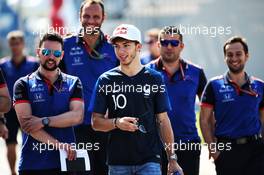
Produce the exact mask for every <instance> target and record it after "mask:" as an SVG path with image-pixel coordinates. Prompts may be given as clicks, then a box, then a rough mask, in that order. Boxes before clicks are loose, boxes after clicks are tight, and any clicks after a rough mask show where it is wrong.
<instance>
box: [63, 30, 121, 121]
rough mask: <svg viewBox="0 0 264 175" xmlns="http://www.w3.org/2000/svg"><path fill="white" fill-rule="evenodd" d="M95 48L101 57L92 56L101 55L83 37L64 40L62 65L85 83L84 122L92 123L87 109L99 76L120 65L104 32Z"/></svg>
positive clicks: (68, 72)
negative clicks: (90, 47) (91, 49)
mask: <svg viewBox="0 0 264 175" xmlns="http://www.w3.org/2000/svg"><path fill="white" fill-rule="evenodd" d="M95 50H96V52H98V53H99V55H100V57H101V58H99V59H96V58H93V57H92V56H91V55H93V56H96V57H99V56H98V54H97V53H94V52H92V51H90V50H89V48H88V47H87V45H86V44H85V42H84V41H83V38H82V37H79V36H71V37H69V38H66V39H65V40H64V57H63V59H62V62H61V65H62V67H63V69H64V71H65V72H66V73H67V74H70V75H74V76H77V77H79V78H80V80H81V82H82V83H83V93H84V102H85V105H86V107H85V114H84V124H91V112H89V111H88V110H87V109H88V106H89V103H90V99H91V95H92V92H93V88H94V85H95V83H96V81H97V79H98V77H99V76H100V75H101V74H102V73H104V72H106V71H108V70H110V69H112V68H114V67H116V66H117V65H118V60H117V58H116V56H115V52H114V49H113V47H112V45H111V44H109V43H108V41H107V38H106V37H105V36H104V35H103V33H101V35H100V37H99V41H97V45H96V47H95ZM91 52H92V53H91ZM89 53H91V54H89Z"/></svg>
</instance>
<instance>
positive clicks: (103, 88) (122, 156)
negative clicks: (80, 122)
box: [90, 24, 182, 175]
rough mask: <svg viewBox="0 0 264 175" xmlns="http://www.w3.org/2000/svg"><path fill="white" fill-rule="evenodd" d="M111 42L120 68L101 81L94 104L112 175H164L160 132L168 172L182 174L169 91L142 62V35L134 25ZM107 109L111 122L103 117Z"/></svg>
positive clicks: (118, 30) (95, 122) (117, 31)
mask: <svg viewBox="0 0 264 175" xmlns="http://www.w3.org/2000/svg"><path fill="white" fill-rule="evenodd" d="M111 43H112V44H113V45H114V48H115V53H116V55H117V58H118V59H119V61H120V66H119V67H116V68H114V69H112V70H110V71H107V72H106V73H104V74H102V75H101V76H100V77H99V79H98V81H97V84H96V87H95V89H94V93H93V98H92V102H91V106H90V109H91V110H92V111H93V115H92V124H93V128H94V129H95V130H97V131H104V132H109V137H108V152H107V163H108V166H109V175H134V174H142V175H160V174H161V171H160V164H159V161H160V145H159V133H160V135H161V139H162V141H163V143H164V145H166V152H167V155H168V159H169V165H168V171H169V173H174V172H175V171H178V172H179V173H180V174H181V175H182V170H181V168H180V167H179V165H178V163H177V156H176V154H174V152H173V132H172V129H171V125H170V121H169V118H168V115H167V111H168V110H170V104H169V100H168V96H167V92H166V88H165V85H164V83H163V79H162V77H161V75H160V74H159V73H158V72H156V71H155V70H152V69H150V68H146V67H144V66H142V64H141V63H140V58H139V55H140V50H141V48H142V45H141V33H140V31H139V30H138V28H136V27H135V26H133V25H129V24H122V25H120V26H118V27H117V28H116V29H115V30H114V32H113V36H112V37H111ZM114 84H115V85H119V86H123V85H124V86H129V87H131V86H132V87H133V86H137V87H138V86H141V87H143V91H141V92H139V91H133V90H131V89H133V88H129V89H126V88H119V89H117V88H115V87H113V85H114ZM146 86H148V87H146ZM109 87H112V88H109ZM154 87H156V88H155V90H154ZM109 89H112V91H109ZM106 111H108V118H105V117H104V116H105V114H106Z"/></svg>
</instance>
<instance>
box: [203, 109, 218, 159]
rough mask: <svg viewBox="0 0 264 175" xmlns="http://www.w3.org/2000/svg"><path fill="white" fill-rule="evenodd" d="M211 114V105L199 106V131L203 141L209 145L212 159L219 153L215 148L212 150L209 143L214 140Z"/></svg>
mask: <svg viewBox="0 0 264 175" xmlns="http://www.w3.org/2000/svg"><path fill="white" fill-rule="evenodd" d="M212 116H214V115H213V108H211V107H203V106H201V111H200V127H201V131H202V134H203V137H204V140H205V142H206V143H207V144H208V145H209V147H208V149H209V153H210V155H209V156H212V157H213V158H214V159H216V158H217V156H218V155H219V153H218V152H217V150H215V148H213V149H214V150H211V146H210V145H211V144H212V143H215V142H216V139H215V137H214V130H215V129H214V119H212Z"/></svg>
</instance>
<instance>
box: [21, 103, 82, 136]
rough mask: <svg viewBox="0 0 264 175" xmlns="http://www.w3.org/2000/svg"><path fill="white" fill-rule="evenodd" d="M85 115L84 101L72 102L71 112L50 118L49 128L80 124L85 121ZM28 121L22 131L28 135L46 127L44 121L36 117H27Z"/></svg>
mask: <svg viewBox="0 0 264 175" xmlns="http://www.w3.org/2000/svg"><path fill="white" fill-rule="evenodd" d="M83 114H84V104H83V102H82V101H71V102H70V111H69V112H65V113H63V114H59V115H57V116H51V117H48V118H49V120H50V122H49V127H55V128H66V127H70V126H74V125H77V124H80V123H81V122H82V120H83ZM24 118H27V121H25V122H24V123H23V125H21V126H22V129H24V131H25V132H27V133H32V132H33V133H34V132H36V131H38V130H40V129H42V128H43V127H44V125H43V124H42V119H43V118H39V117H36V116H32V115H31V116H25V117H24Z"/></svg>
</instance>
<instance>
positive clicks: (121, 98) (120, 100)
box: [112, 94, 127, 110]
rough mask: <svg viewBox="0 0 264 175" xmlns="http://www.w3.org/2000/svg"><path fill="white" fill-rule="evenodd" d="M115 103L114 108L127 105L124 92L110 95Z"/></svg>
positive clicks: (122, 107) (121, 107)
mask: <svg viewBox="0 0 264 175" xmlns="http://www.w3.org/2000/svg"><path fill="white" fill-rule="evenodd" d="M112 98H113V100H114V104H115V110H116V109H117V108H119V109H124V108H125V107H126V105H127V99H126V96H125V95H124V94H118V95H112Z"/></svg>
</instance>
